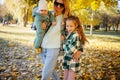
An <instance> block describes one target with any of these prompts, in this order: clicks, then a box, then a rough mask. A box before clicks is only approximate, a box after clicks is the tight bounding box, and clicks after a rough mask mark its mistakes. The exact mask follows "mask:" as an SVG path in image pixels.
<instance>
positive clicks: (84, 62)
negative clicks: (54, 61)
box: [0, 26, 120, 80]
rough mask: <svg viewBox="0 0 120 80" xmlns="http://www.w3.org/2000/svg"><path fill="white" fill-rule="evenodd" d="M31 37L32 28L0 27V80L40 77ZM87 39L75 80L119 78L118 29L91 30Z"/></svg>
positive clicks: (24, 79) (114, 79) (119, 38)
mask: <svg viewBox="0 0 120 80" xmlns="http://www.w3.org/2000/svg"><path fill="white" fill-rule="evenodd" d="M34 37H35V31H33V30H31V29H30V28H29V27H27V28H23V27H17V26H9V27H7V26H5V27H3V26H0V80H39V79H40V78H41V71H42V67H43V65H42V64H41V63H40V57H39V55H38V54H36V53H35V52H34V49H33V41H34ZM87 38H88V40H89V44H87V45H86V46H85V52H84V53H82V54H81V71H80V73H79V75H77V76H76V80H119V79H120V43H119V42H120V32H117V33H115V32H110V33H108V34H107V33H105V32H104V33H103V34H101V33H97V32H95V34H94V35H93V36H90V35H88V34H87ZM58 66H59V64H58V65H57V67H58ZM57 70H58V71H59V72H60V71H61V70H59V69H58V68H57ZM61 80H63V79H62V78H61Z"/></svg>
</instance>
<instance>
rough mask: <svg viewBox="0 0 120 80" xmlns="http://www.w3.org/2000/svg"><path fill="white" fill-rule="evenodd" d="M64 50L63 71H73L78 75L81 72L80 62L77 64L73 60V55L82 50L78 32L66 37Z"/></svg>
mask: <svg viewBox="0 0 120 80" xmlns="http://www.w3.org/2000/svg"><path fill="white" fill-rule="evenodd" d="M63 49H64V52H65V54H64V58H63V62H62V66H63V69H67V70H69V69H72V70H73V71H75V72H76V73H78V72H79V71H80V62H79V61H78V62H75V61H73V59H72V54H74V53H76V52H77V51H79V49H80V37H79V35H78V33H77V32H76V31H75V32H72V33H71V34H70V35H68V36H67V37H66V40H65V42H64V43H63Z"/></svg>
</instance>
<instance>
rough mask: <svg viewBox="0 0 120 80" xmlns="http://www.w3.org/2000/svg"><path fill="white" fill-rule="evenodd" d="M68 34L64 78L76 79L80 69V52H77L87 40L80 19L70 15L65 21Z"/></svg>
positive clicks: (68, 79) (65, 44)
mask: <svg viewBox="0 0 120 80" xmlns="http://www.w3.org/2000/svg"><path fill="white" fill-rule="evenodd" d="M65 26H66V30H67V35H66V37H65V40H64V43H63V49H64V52H65V55H64V59H63V63H62V65H63V69H64V80H75V73H78V72H79V71H80V62H79V59H80V54H78V53H76V52H77V51H79V50H80V49H81V47H82V46H83V44H85V42H86V41H87V39H86V37H85V34H84V31H83V28H82V26H81V23H80V20H79V18H78V17H76V16H70V17H68V18H67V19H66V22H65Z"/></svg>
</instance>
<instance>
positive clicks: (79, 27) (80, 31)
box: [65, 16, 88, 44]
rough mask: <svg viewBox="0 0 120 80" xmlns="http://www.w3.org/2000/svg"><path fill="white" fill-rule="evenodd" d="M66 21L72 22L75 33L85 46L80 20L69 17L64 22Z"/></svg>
mask: <svg viewBox="0 0 120 80" xmlns="http://www.w3.org/2000/svg"><path fill="white" fill-rule="evenodd" d="M67 20H71V21H73V23H74V24H75V25H76V26H77V27H76V31H77V32H78V34H79V36H80V39H81V42H82V44H85V42H88V40H87V38H86V36H85V33H84V30H83V27H82V25H81V22H80V19H79V18H78V17H77V16H69V17H68V18H66V21H67ZM65 25H66V23H65Z"/></svg>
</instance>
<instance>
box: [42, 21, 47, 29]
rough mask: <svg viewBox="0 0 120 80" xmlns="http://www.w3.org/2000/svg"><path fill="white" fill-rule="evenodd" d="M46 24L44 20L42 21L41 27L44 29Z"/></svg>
mask: <svg viewBox="0 0 120 80" xmlns="http://www.w3.org/2000/svg"><path fill="white" fill-rule="evenodd" d="M46 26H47V25H46V22H45V21H44V22H42V28H43V29H46V28H47V27H46Z"/></svg>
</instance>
